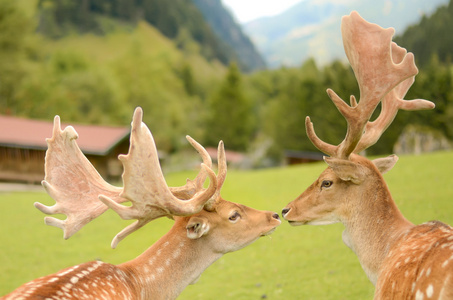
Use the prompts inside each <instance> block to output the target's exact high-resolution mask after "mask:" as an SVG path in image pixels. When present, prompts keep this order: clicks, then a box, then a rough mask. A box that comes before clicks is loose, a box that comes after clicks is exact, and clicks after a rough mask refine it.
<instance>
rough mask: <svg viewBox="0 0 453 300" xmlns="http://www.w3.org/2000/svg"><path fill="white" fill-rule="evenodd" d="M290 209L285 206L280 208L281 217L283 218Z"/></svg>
mask: <svg viewBox="0 0 453 300" xmlns="http://www.w3.org/2000/svg"><path fill="white" fill-rule="evenodd" d="M290 210H291V208H287V207H285V208H284V209H282V217H283V218H284V217H285V216H286V214H287V213H288V212H289V211H290Z"/></svg>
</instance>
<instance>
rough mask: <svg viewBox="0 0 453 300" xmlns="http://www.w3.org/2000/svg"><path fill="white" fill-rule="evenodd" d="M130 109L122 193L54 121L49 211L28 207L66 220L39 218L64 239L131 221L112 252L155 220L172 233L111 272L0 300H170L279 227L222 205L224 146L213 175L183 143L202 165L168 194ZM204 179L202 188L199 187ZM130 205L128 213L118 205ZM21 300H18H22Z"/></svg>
mask: <svg viewBox="0 0 453 300" xmlns="http://www.w3.org/2000/svg"><path fill="white" fill-rule="evenodd" d="M142 115H143V112H142V110H141V108H137V109H136V110H135V112H134V117H133V120H132V132H131V137H130V148H129V153H128V154H127V155H120V157H119V159H120V160H121V161H122V163H123V166H124V173H123V176H122V177H123V183H124V186H123V187H122V188H119V187H114V186H112V185H110V184H108V183H107V182H105V181H104V180H103V179H102V178H101V176H100V175H99V174H98V173H97V171H96V170H95V168H94V167H93V166H92V165H91V163H90V162H89V161H88V160H87V159H86V157H85V156H84V155H83V154H82V152H81V151H80V149H79V148H78V146H77V143H76V141H75V140H76V138H77V133H76V132H75V130H74V128H72V127H67V128H65V129H64V130H61V128H60V120H59V118H58V117H55V121H54V129H53V136H52V138H50V139H48V141H47V142H48V146H49V149H48V151H47V153H46V163H45V171H46V176H45V180H44V181H43V186H44V187H45V189H46V191H47V192H48V193H49V195H50V196H51V197H52V198H54V199H55V201H56V204H55V205H54V206H52V207H47V206H45V205H43V204H41V203H35V206H36V207H37V208H38V209H39V210H41V211H42V212H44V213H47V214H56V213H62V214H65V215H66V216H67V219H66V220H59V219H56V218H53V217H46V218H45V222H46V224H48V225H52V226H56V227H59V228H61V229H63V232H64V238H69V237H70V236H71V235H73V234H74V233H75V232H77V231H78V230H80V229H81V228H82V227H83V226H84V225H85V224H87V223H88V222H90V221H91V220H92V219H94V218H96V217H98V216H99V215H100V214H102V213H103V212H104V211H106V210H107V209H108V208H111V209H113V210H114V211H115V212H117V213H118V215H119V216H120V217H121V218H123V219H136V220H137V221H136V222H135V223H133V224H132V225H130V226H128V227H126V228H125V229H124V230H122V231H121V232H120V233H119V234H117V235H116V236H115V238H114V239H113V241H112V247H113V248H114V247H116V246H117V244H118V243H119V241H121V240H122V239H123V238H125V237H126V236H127V235H129V234H130V233H132V232H134V231H135V230H137V229H139V228H141V227H142V226H144V225H145V224H147V223H148V222H150V221H152V220H154V219H156V218H159V217H164V216H166V217H170V218H173V219H174V220H175V223H174V225H173V227H172V228H171V230H170V231H169V232H168V233H167V234H166V235H165V236H163V237H162V238H161V239H160V240H159V241H157V242H156V243H155V244H154V245H152V246H151V247H150V248H149V249H148V250H146V251H145V252H144V253H142V254H141V255H140V256H139V257H137V258H135V259H133V260H131V261H128V262H125V263H123V264H120V265H118V266H114V265H111V264H108V263H103V262H88V263H84V264H81V265H77V266H74V267H71V268H68V269H65V270H62V271H60V272H58V273H56V274H52V275H48V276H45V277H41V278H38V279H36V280H34V281H32V282H29V283H27V284H24V285H23V286H21V287H19V288H18V289H16V290H15V291H13V292H12V293H11V294H9V295H6V296H5V299H16V297H18V296H19V295H20V296H22V295H27V297H29V298H32V297H35V296H38V295H39V296H42V295H45V296H46V297H48V298H52V299H53V297H59V296H60V295H64V297H65V298H66V299H83V298H87V299H88V298H89V299H101V298H102V299H106V298H108V299H174V298H176V297H177V296H178V295H179V293H180V292H181V291H182V290H183V289H184V288H185V287H186V286H187V285H188V284H190V283H193V282H195V281H196V279H197V278H198V277H199V276H200V275H201V273H202V272H203V271H204V270H205V269H206V268H207V267H208V266H209V265H210V264H212V263H213V262H214V261H215V260H217V259H218V258H220V257H221V256H222V255H223V254H225V253H228V252H232V251H236V250H239V249H241V248H243V247H245V246H247V245H248V244H250V243H252V242H253V241H255V240H256V239H258V238H259V237H261V236H264V235H268V234H270V233H272V232H273V231H274V230H275V228H276V227H277V226H278V225H279V224H280V220H279V216H278V214H276V213H274V212H270V211H260V210H255V209H252V208H250V207H247V206H244V205H242V204H238V203H233V202H229V201H226V200H224V199H222V198H221V196H220V189H221V187H222V186H223V182H224V181H225V178H226V174H227V163H226V157H225V150H224V145H223V142H220V143H219V147H218V174H217V175H216V174H215V173H214V171H212V169H211V166H212V161H211V158H210V156H209V154H208V153H207V151H206V150H205V149H204V148H203V146H201V145H200V144H199V143H197V142H196V141H195V140H193V139H192V138H190V137H187V139H188V140H189V142H190V143H191V144H192V146H193V147H194V148H195V149H196V150H197V151H198V152H199V153H200V155H201V157H202V159H203V163H202V164H201V171H200V172H199V174H198V175H197V177H196V178H195V179H194V180H187V183H186V184H185V185H184V186H181V187H175V188H169V187H168V186H167V184H166V183H165V179H164V176H163V174H162V170H161V168H160V165H159V160H158V156H157V149H156V146H155V144H154V139H153V137H152V135H151V132H150V131H149V129H148V127H147V126H146V125H145V124H144V123H143V122H142ZM207 177H209V181H210V182H209V186H208V187H207V188H204V187H203V185H204V182H205V180H206V178H207ZM126 201H130V202H131V204H132V205H131V206H124V205H122V204H121V203H123V202H126ZM24 299H25V298H24Z"/></svg>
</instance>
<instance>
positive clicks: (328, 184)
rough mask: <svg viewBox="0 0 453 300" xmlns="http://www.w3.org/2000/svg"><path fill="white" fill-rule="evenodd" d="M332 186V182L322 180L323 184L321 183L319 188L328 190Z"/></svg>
mask: <svg viewBox="0 0 453 300" xmlns="http://www.w3.org/2000/svg"><path fill="white" fill-rule="evenodd" d="M332 184H333V181H332V180H323V182H322V183H321V187H322V188H329V187H331V186H332Z"/></svg>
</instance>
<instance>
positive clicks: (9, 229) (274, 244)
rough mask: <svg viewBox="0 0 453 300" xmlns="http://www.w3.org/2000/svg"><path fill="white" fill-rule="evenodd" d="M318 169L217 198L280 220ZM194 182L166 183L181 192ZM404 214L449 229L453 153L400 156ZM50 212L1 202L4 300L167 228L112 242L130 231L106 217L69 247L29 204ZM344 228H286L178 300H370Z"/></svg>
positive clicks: (396, 177)
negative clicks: (275, 215)
mask: <svg viewBox="0 0 453 300" xmlns="http://www.w3.org/2000/svg"><path fill="white" fill-rule="evenodd" d="M325 166H326V165H325V164H324V163H315V164H310V165H303V166H296V167H287V168H277V169H266V170H258V171H235V170H231V171H229V173H228V177H227V180H226V182H225V185H224V187H223V189H222V196H223V197H224V198H225V199H227V200H230V201H234V202H240V203H243V204H246V205H249V206H252V207H255V208H258V209H265V210H273V211H276V212H280V211H281V209H282V208H283V207H284V206H285V205H286V204H287V203H288V202H289V201H291V200H293V199H294V198H295V197H296V196H297V195H298V194H300V193H301V192H302V191H303V190H304V189H305V188H306V187H307V186H308V185H309V184H311V182H312V181H313V180H315V179H316V178H317V176H318V175H319V173H320V172H321V171H322V170H323V169H324V168H325ZM193 174H194V173H175V174H168V175H167V176H166V178H167V181H168V184H169V185H171V186H178V185H182V184H184V182H185V178H187V177H193ZM385 178H386V180H387V183H388V185H389V187H390V190H391V191H392V195H393V197H394V199H395V201H396V203H397V205H398V207H399V208H400V210H401V211H402V212H403V214H404V215H405V216H406V217H407V218H408V219H409V220H411V221H412V222H414V223H423V222H426V221H429V220H433V219H437V220H441V221H443V222H446V223H449V224H453V152H439V153H433V154H426V155H421V156H402V157H400V160H399V162H398V163H397V164H396V166H395V167H394V169H393V170H392V171H390V172H389V173H388V174H386V175H385ZM35 201H40V202H42V203H44V204H47V205H49V204H53V203H54V201H53V200H52V199H51V198H50V197H49V196H47V194H45V193H32V192H30V193H2V194H0V220H1V221H0V222H1V226H0V245H1V246H0V295H4V294H6V293H8V292H10V291H11V290H13V289H14V288H16V287H18V286H19V285H20V284H22V283H25V282H27V281H30V280H32V279H34V278H36V277H38V276H42V275H46V274H49V273H53V272H56V271H58V270H60V269H62V268H65V267H68V266H70V265H75V264H78V263H81V262H85V261H89V260H93V259H102V260H103V261H106V262H110V263H121V262H123V261H126V260H129V259H132V258H134V257H136V256H137V255H138V254H140V253H141V252H142V251H144V250H145V249H146V248H147V247H149V246H150V245H151V244H153V243H154V242H155V241H156V240H157V239H158V238H159V237H160V236H162V235H163V234H164V233H165V232H166V231H167V230H168V229H169V228H170V227H171V225H172V221H171V220H169V219H160V220H157V221H154V222H152V223H151V224H149V225H148V226H146V227H145V228H142V229H141V230H139V231H138V232H136V233H135V234H134V235H132V236H130V237H128V238H126V239H125V240H124V241H123V242H121V243H120V245H119V246H118V248H117V249H115V250H112V249H111V248H110V241H111V239H112V238H113V236H114V235H115V234H116V233H117V232H118V231H120V230H121V229H122V228H123V227H124V226H125V225H126V224H128V222H126V221H123V220H121V219H120V218H119V217H118V216H117V215H115V214H114V213H112V212H107V213H105V214H104V215H102V216H101V217H99V218H98V219H97V220H94V221H93V222H92V223H90V224H88V225H87V226H86V227H85V228H83V229H82V230H81V231H80V232H78V233H77V234H76V235H75V236H73V237H71V238H70V239H69V240H63V238H62V235H63V234H62V231H61V230H60V229H57V228H54V227H49V226H45V225H44V224H43V217H44V215H43V214H42V213H41V212H39V211H38V210H37V209H35V208H34V207H33V202H35ZM342 230H343V226H342V225H341V224H336V225H328V226H301V227H290V226H289V225H288V224H287V223H285V222H284V223H283V224H282V225H281V226H280V227H279V228H278V229H277V230H276V231H275V232H274V234H273V235H272V236H270V237H265V238H262V239H260V240H258V241H257V242H256V243H254V244H252V245H250V246H248V247H247V248H245V249H243V250H241V251H239V252H235V253H230V254H227V255H225V256H224V257H222V258H221V259H220V260H218V261H217V262H216V263H215V264H213V265H212V266H211V267H209V268H208V269H207V270H206V272H205V273H203V275H202V276H201V278H200V280H199V281H198V283H197V284H195V285H192V286H189V287H187V288H186V290H185V291H184V292H183V293H182V294H181V296H180V297H179V299H231V298H234V299H372V295H373V289H374V287H373V285H372V284H371V283H370V282H369V281H368V279H367V278H366V276H365V273H364V272H363V271H362V269H361V267H360V265H359V263H358V260H357V258H356V256H355V255H354V254H353V253H352V251H350V250H349V249H348V248H347V247H346V246H345V245H344V244H343V242H342V241H341V232H342Z"/></svg>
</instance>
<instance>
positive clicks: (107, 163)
mask: <svg viewBox="0 0 453 300" xmlns="http://www.w3.org/2000/svg"><path fill="white" fill-rule="evenodd" d="M67 125H68V124H64V123H62V124H61V127H62V129H64V128H65V127H66V126H67ZM71 125H72V126H73V127H74V129H75V130H76V131H77V133H78V135H79V138H78V139H77V144H78V145H79V147H80V149H81V150H82V152H83V153H84V154H85V156H86V157H87V158H88V159H89V160H90V162H91V163H92V164H93V165H94V167H95V168H96V169H97V170H98V172H99V173H100V174H101V176H102V177H103V178H105V179H106V180H109V181H110V180H118V179H120V176H121V173H122V165H121V162H120V161H119V160H118V159H117V157H118V155H119V154H121V153H127V151H128V147H129V134H130V129H129V128H127V127H113V126H94V125H77V124H71ZM52 128H53V122H50V121H41V120H30V119H24V118H18V117H12V116H0V180H2V181H18V182H29V183H37V182H40V181H41V180H43V179H44V157H45V152H46V150H47V142H46V138H50V137H51V136H52Z"/></svg>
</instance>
